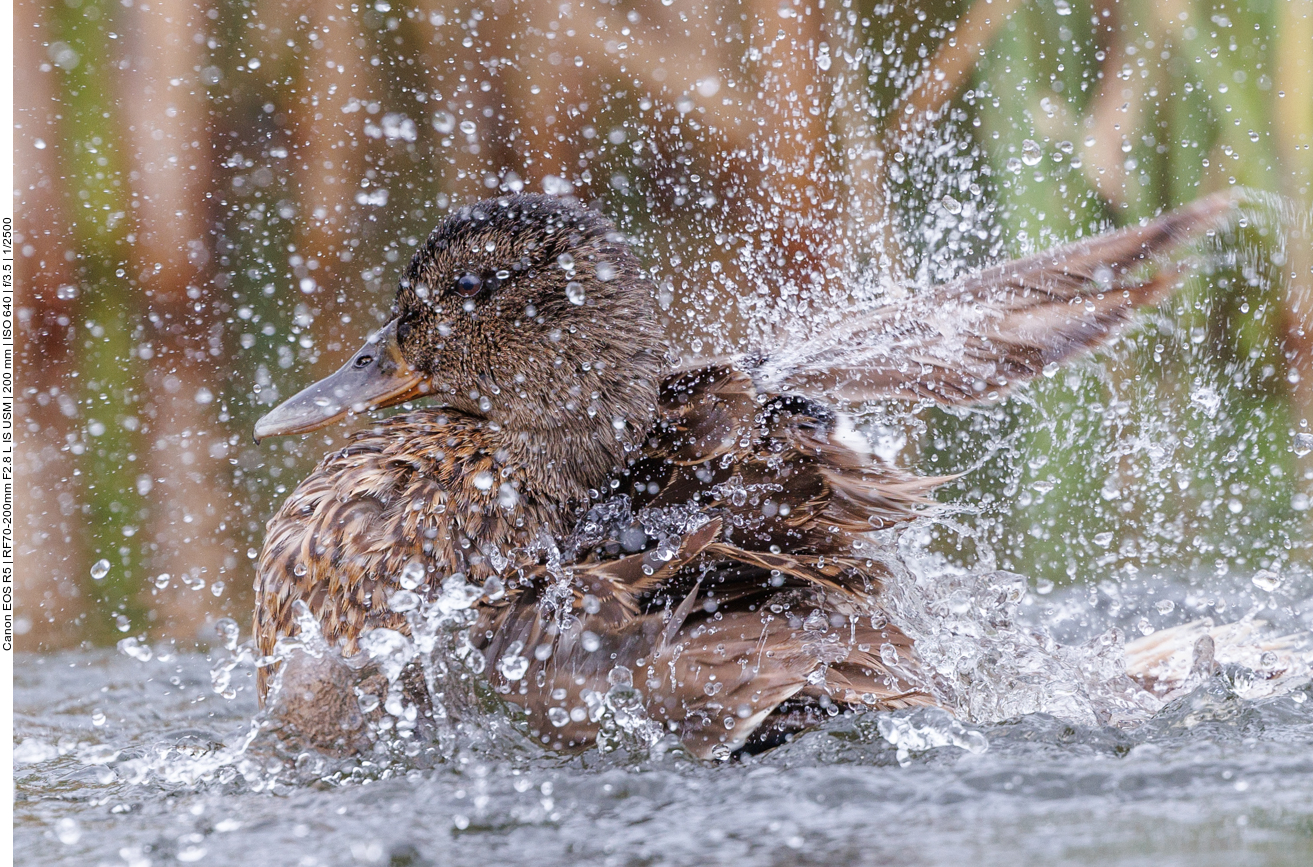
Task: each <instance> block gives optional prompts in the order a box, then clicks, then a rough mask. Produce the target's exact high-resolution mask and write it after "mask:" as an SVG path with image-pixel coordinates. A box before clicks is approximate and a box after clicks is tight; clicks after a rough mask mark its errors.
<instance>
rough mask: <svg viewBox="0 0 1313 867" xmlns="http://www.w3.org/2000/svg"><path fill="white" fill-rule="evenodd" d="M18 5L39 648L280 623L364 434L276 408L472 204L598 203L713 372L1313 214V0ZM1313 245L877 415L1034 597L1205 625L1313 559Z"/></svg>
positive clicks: (963, 522)
mask: <svg viewBox="0 0 1313 867" xmlns="http://www.w3.org/2000/svg"><path fill="white" fill-rule="evenodd" d="M14 22H15V36H14V44H15V61H14V62H15V92H14V99H15V105H16V108H15V125H16V135H15V154H14V159H15V165H16V170H15V176H16V186H17V189H16V207H17V217H18V219H17V224H18V228H19V236H18V243H17V245H16V249H17V251H18V254H19V255H18V257H17V259H18V268H19V272H18V276H19V279H18V291H19V299H18V310H17V315H18V324H19V342H20V346H19V354H18V368H19V370H18V372H19V385H20V388H19V396H20V412H19V418H20V425H19V428H18V429H19V435H20V449H21V454H20V464H19V472H20V479H19V490H20V491H21V492H22V499H21V501H20V510H19V513H18V519H17V522H18V533H19V538H20V545H19V548H18V566H19V576H20V585H19V591H20V596H19V602H20V611H19V618H18V622H17V628H18V632H19V640H20V647H23V648H26V649H50V648H56V647H64V646H69V645H75V644H78V643H79V642H84V641H86V642H93V643H112V642H114V641H116V640H118V639H120V638H122V637H124V636H125V635H133V636H137V635H147V636H149V637H150V638H151V639H167V638H173V639H176V640H178V641H180V642H192V641H196V640H201V641H204V640H207V634H208V633H207V628H208V627H209V625H211V624H213V622H214V621H215V620H216V619H217V618H219V617H224V616H230V617H235V618H236V619H237V620H238V621H239V622H240V623H242V624H243V625H245V624H247V623H248V622H249V612H250V606H251V582H252V579H253V574H254V562H253V558H254V557H255V556H256V553H257V551H258V549H259V546H260V543H261V539H262V534H263V527H264V523H265V521H266V520H267V519H268V518H269V516H270V515H271V514H272V513H273V511H274V510H275V508H276V507H277V504H278V503H279V502H280V501H281V498H282V497H283V496H284V495H285V494H286V493H287V492H288V490H290V488H291V487H292V486H294V485H295V484H296V482H297V480H298V479H300V478H301V477H302V476H303V475H304V474H305V473H306V472H308V470H309V468H310V467H311V466H312V465H313V463H314V462H315V461H316V460H317V459H318V457H319V456H320V455H322V454H323V453H324V452H325V451H327V450H328V449H330V448H331V447H332V446H333V445H334V444H336V443H340V442H341V441H342V438H343V437H344V436H345V435H346V434H347V433H349V431H350V429H351V427H352V426H350V425H347V426H343V427H341V428H339V429H336V430H330V431H326V432H323V433H321V434H316V435H312V436H310V437H306V438H294V439H287V440H279V441H273V442H267V443H263V444H260V445H258V446H257V445H256V444H254V443H253V442H252V440H251V429H252V425H253V423H254V421H255V419H256V418H258V417H259V416H260V415H261V414H262V413H263V411H265V409H267V407H268V406H269V405H270V404H272V403H274V402H276V401H277V400H278V399H280V398H281V397H286V396H288V395H290V394H291V393H292V392H294V391H295V390H297V389H298V388H300V387H302V386H303V385H305V384H307V383H308V382H310V381H312V380H313V379H315V378H317V377H319V376H322V375H324V374H326V373H327V372H329V371H331V370H332V369H334V368H336V367H337V366H338V364H339V363H340V362H341V360H342V359H343V358H344V357H345V356H346V354H347V353H348V352H350V351H351V350H352V349H353V348H354V347H355V346H356V345H357V344H358V342H359V341H360V340H361V339H362V338H363V337H364V336H365V335H366V334H367V333H368V332H369V331H370V330H371V329H372V328H373V327H374V326H375V325H376V323H378V322H380V321H382V318H383V317H384V315H385V313H386V311H387V309H388V306H389V304H390V301H391V294H392V291H393V288H394V286H395V282H396V279H397V276H398V273H399V271H400V269H401V268H402V267H404V265H405V264H406V262H407V261H408V259H409V257H410V255H411V252H412V248H413V247H414V246H415V245H416V244H417V243H418V242H419V241H421V240H422V239H423V238H424V237H425V236H426V235H427V233H428V231H429V230H430V229H431V228H432V226H433V225H434V223H436V222H437V221H438V219H440V218H441V216H442V215H444V214H445V213H446V212H447V210H448V209H449V208H451V207H452V206H454V205H456V204H459V203H462V202H466V201H469V200H472V199H476V198H482V197H485V196H488V195H492V194H495V193H497V192H498V191H512V190H521V189H524V190H535V191H544V190H545V191H547V192H549V193H558V194H560V193H567V192H568V193H572V194H574V195H576V196H578V197H580V198H581V199H583V200H585V201H588V202H596V203H598V204H599V206H600V207H602V208H604V209H605V210H606V212H607V213H609V214H611V215H612V216H613V217H614V218H615V219H616V221H617V222H618V224H619V225H620V226H621V228H622V229H623V230H624V231H625V232H627V233H628V234H630V235H631V236H632V237H633V238H634V239H635V242H636V244H637V246H638V247H639V249H640V252H641V256H642V257H643V259H644V261H645V262H646V263H648V264H649V265H650V267H651V268H652V271H653V275H654V277H655V278H656V280H657V283H658V285H659V286H660V298H659V300H660V302H661V306H662V310H663V315H664V316H665V317H666V319H667V324H668V327H669V329H670V334H671V339H672V343H673V345H674V346H675V347H676V348H677V349H678V350H679V351H681V352H690V353H691V352H709V351H713V350H721V349H728V348H734V347H736V346H742V345H745V344H747V343H751V342H752V341H754V340H760V339H763V338H764V337H766V336H767V335H770V334H773V333H777V332H779V331H781V330H784V331H791V332H797V331H805V330H806V329H807V328H808V327H812V326H814V325H815V324H817V323H820V322H822V321H824V320H825V319H826V318H827V317H831V316H835V315H842V312H843V311H844V310H845V309H852V307H853V306H854V305H863V304H868V303H873V301H874V299H876V298H879V297H882V296H886V295H889V294H891V293H898V292H901V291H906V287H911V288H912V289H913V290H914V288H915V287H916V286H918V285H922V286H923V285H928V284H930V283H933V282H937V281H939V280H942V279H947V278H949V277H951V276H953V275H955V274H957V273H960V272H962V271H963V270H965V269H969V268H971V267H974V266H976V265H979V264H981V263H983V262H987V261H994V260H998V259H1001V258H1005V257H1008V256H1012V255H1017V254H1020V253H1024V252H1028V251H1031V250H1035V249H1039V248H1042V247H1045V246H1048V245H1050V244H1053V243H1057V242H1059V241H1063V240H1069V239H1074V238H1077V237H1080V236H1082V235H1088V234H1091V233H1094V232H1098V231H1102V230H1105V229H1108V228H1111V227H1114V226H1119V225H1125V224H1129V223H1133V222H1136V221H1138V220H1140V219H1142V218H1146V217H1149V216H1152V215H1154V214H1156V213H1158V212H1160V211H1161V210H1162V209H1165V208H1169V207H1171V206H1173V205H1176V204H1179V203H1182V202H1185V201H1188V200H1190V199H1192V198H1194V197H1196V196H1197V195H1201V194H1203V193H1206V192H1210V191H1213V190H1217V189H1220V188H1223V187H1226V186H1228V185H1231V184H1243V185H1246V186H1250V187H1254V188H1257V189H1261V190H1269V191H1278V192H1280V193H1282V194H1284V195H1285V196H1287V197H1289V198H1290V199H1291V200H1293V201H1295V202H1297V203H1298V206H1297V207H1294V208H1293V210H1292V211H1291V213H1294V214H1296V215H1298V213H1300V211H1299V208H1302V209H1303V211H1302V213H1304V214H1307V213H1308V212H1309V208H1310V207H1311V206H1313V189H1311V187H1313V0H1254V2H1245V3H1236V2H1230V3H1225V2H1206V0H1123V2H1111V0H1095V2H1086V0H1036V2H1021V0H961V2H939V3H930V2H927V3H915V2H911V3H902V2H900V3H872V2H866V0H743V2H737V3H735V2H726V3H714V4H713V3H697V2H689V0H630V2H625V0H616V2H565V0H563V2H554V3H547V2H531V3H530V2H526V3H514V2H510V0H493V2H444V0H428V2H419V3H404V2H394V0H373V2H359V3H345V2H337V0H293V2H287V0H234V2H229V3H221V4H209V3H196V2H192V0H49V2H34V0H18V2H17V3H16V4H15V6H14ZM1295 222H1298V221H1295ZM1307 228H1308V224H1307V221H1305V222H1304V224H1303V227H1302V231H1303V232H1304V234H1303V235H1300V234H1299V232H1300V231H1301V229H1300V227H1298V226H1296V227H1295V233H1294V235H1292V236H1290V237H1288V238H1284V239H1283V238H1282V237H1280V236H1281V232H1279V231H1276V230H1275V229H1276V227H1275V226H1274V225H1273V224H1265V223H1264V221H1262V220H1258V221H1253V222H1252V223H1251V225H1250V226H1248V227H1247V228H1245V229H1242V230H1241V231H1240V232H1239V233H1238V234H1232V235H1229V236H1227V237H1226V238H1224V239H1222V241H1221V243H1220V248H1219V249H1221V250H1222V252H1221V253H1219V254H1216V255H1211V256H1209V257H1207V258H1208V261H1207V267H1206V268H1205V269H1204V272H1203V273H1202V274H1201V276H1199V277H1197V278H1193V279H1191V280H1190V281H1189V282H1188V283H1187V285H1186V287H1185V288H1184V290H1183V291H1182V292H1181V293H1180V294H1179V295H1178V296H1177V297H1176V298H1175V299H1173V301H1171V302H1169V303H1168V304H1166V305H1165V306H1164V308H1163V309H1162V310H1161V311H1159V312H1157V313H1155V314H1152V315H1149V316H1147V317H1145V318H1144V320H1143V321H1142V322H1141V323H1140V324H1139V325H1137V327H1136V328H1134V329H1133V330H1132V331H1131V332H1130V333H1129V334H1128V336H1127V337H1125V338H1124V339H1122V340H1120V341H1119V342H1118V343H1117V344H1116V345H1115V346H1114V347H1113V348H1112V349H1111V350H1110V351H1108V352H1105V353H1103V354H1102V355H1100V356H1099V357H1098V358H1096V359H1095V360H1092V361H1082V362H1080V363H1078V364H1076V365H1075V366H1073V367H1071V368H1069V369H1067V370H1064V371H1062V372H1060V373H1058V374H1057V375H1056V376H1054V377H1052V378H1050V379H1046V380H1044V381H1042V382H1041V383H1039V384H1038V386H1037V387H1036V388H1033V389H1031V390H1029V391H1027V392H1025V393H1024V394H1023V395H1021V396H1019V397H1017V398H1014V399H1013V400H1011V401H1009V402H1008V403H1007V404H1005V405H1003V406H1000V407H994V408H989V409H981V410H974V411H971V412H963V413H955V414H949V413H945V412H942V411H939V410H932V409H922V410H920V411H918V412H917V413H916V414H915V415H914V416H912V417H911V418H910V420H909V419H906V418H904V417H902V416H899V415H897V414H895V413H892V412H886V413H884V414H882V413H881V411H880V410H879V408H876V409H875V410H874V411H873V412H872V413H871V414H870V415H869V416H868V417H867V421H868V424H869V431H870V433H871V434H872V436H873V437H875V438H876V441H877V446H878V449H879V451H880V452H881V454H884V455H885V456H887V457H890V458H891V459H894V460H896V461H897V462H899V463H901V464H903V465H906V466H913V467H916V468H919V469H920V470H922V471H924V472H929V473H936V474H942V473H946V472H961V471H968V472H967V473H966V474H965V475H964V476H963V477H962V478H961V479H960V480H959V481H957V482H955V483H953V484H952V485H950V486H948V487H947V488H945V489H943V491H942V492H941V494H940V499H941V500H943V501H945V502H951V503H955V504H957V505H958V507H959V514H958V515H957V517H956V519H955V520H956V524H955V528H953V529H952V531H951V532H948V531H945V532H944V533H943V534H942V538H940V539H939V540H938V541H937V543H936V544H938V545H940V546H941V548H942V549H943V550H944V552H945V553H946V554H948V555H949V556H950V557H953V556H960V557H961V558H962V559H963V561H964V562H966V561H969V560H973V559H981V558H983V559H985V560H987V561H989V562H991V563H994V564H995V565H997V566H999V567H1002V568H1008V569H1013V570H1015V571H1018V572H1021V573H1023V574H1025V575H1027V576H1029V578H1030V579H1031V581H1032V586H1033V587H1035V588H1036V589H1037V590H1039V592H1041V593H1042V592H1044V589H1045V588H1046V587H1048V588H1051V587H1053V586H1054V585H1055V584H1066V583H1080V582H1084V583H1088V584H1089V585H1090V586H1091V587H1097V586H1100V585H1101V584H1104V585H1106V584H1108V582H1113V583H1116V582H1126V581H1135V582H1142V583H1145V584H1146V585H1152V583H1153V582H1156V581H1167V580H1169V579H1170V581H1172V582H1174V586H1183V587H1186V588H1194V591H1197V593H1196V596H1197V597H1198V598H1196V600H1195V603H1197V604H1195V605H1194V608H1195V609H1196V610H1203V609H1204V608H1207V607H1208V606H1209V605H1211V606H1213V607H1214V609H1216V610H1218V611H1220V610H1221V608H1220V607H1219V606H1221V605H1222V602H1221V601H1220V600H1221V598H1222V594H1221V593H1220V591H1218V592H1217V593H1216V594H1215V595H1209V594H1214V591H1217V589H1218V588H1219V587H1231V588H1234V587H1243V588H1245V589H1246V590H1247V591H1248V592H1251V593H1256V594H1259V595H1260V601H1261V594H1262V593H1267V592H1275V591H1277V588H1279V587H1280V586H1281V585H1282V584H1283V583H1286V584H1287V586H1290V585H1291V584H1294V583H1298V582H1286V578H1287V577H1288V576H1289V575H1290V574H1292V573H1296V572H1301V571H1302V572H1307V570H1308V568H1309V564H1310V562H1311V561H1313V545H1311V544H1310V534H1309V529H1310V511H1309V502H1310V501H1309V497H1310V495H1313V462H1311V461H1313V458H1310V457H1309V456H1308V455H1309V452H1310V450H1311V449H1313V432H1311V431H1310V429H1309V424H1308V419H1309V417H1310V415H1311V414H1313V277H1311V268H1313V262H1311V261H1310V240H1309V237H1308V235H1307ZM357 424H358V423H357ZM1194 591H1191V592H1194ZM1160 610H1161V609H1160Z"/></svg>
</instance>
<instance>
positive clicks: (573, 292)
mask: <svg viewBox="0 0 1313 867" xmlns="http://www.w3.org/2000/svg"><path fill="white" fill-rule="evenodd" d="M565 297H566V298H569V299H570V303H571V304H574V305H576V306H578V305H580V304H583V303H584V301H585V300H586V297H587V296H585V295H584V287H583V284H582V283H579V282H578V281H576V280H571V281H570V282H569V283H566V284H565Z"/></svg>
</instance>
